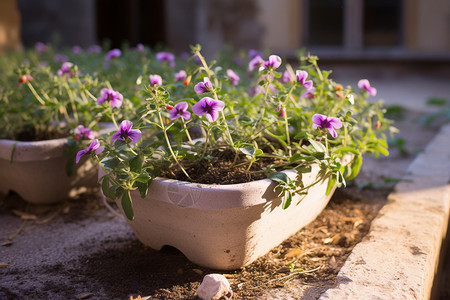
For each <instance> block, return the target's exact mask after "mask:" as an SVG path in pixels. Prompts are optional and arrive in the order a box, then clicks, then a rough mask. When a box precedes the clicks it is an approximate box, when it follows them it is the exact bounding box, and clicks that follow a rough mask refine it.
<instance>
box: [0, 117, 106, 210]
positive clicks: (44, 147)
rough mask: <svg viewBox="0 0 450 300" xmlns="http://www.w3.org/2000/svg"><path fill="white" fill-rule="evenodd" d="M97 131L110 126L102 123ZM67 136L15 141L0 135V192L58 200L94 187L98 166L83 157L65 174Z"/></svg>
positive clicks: (29, 198) (43, 201)
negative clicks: (34, 140) (13, 192)
mask: <svg viewBox="0 0 450 300" xmlns="http://www.w3.org/2000/svg"><path fill="white" fill-rule="evenodd" d="M102 127H104V129H102V130H100V132H99V134H104V133H107V132H109V131H111V130H112V128H113V125H112V124H108V123H104V124H102ZM67 142H68V140H67V138H60V139H53V140H46V141H36V142H19V141H14V140H6V139H0V193H1V194H7V193H8V192H9V191H15V192H16V193H17V194H19V195H20V197H22V198H23V199H24V200H25V201H27V202H29V203H33V204H51V203H58V202H61V201H63V200H65V199H67V198H70V197H74V196H76V195H77V194H78V193H81V192H86V191H87V190H89V189H94V188H98V184H97V173H98V171H97V170H98V167H97V165H96V164H95V165H94V164H92V163H91V162H90V161H89V159H87V158H85V157H83V158H82V160H81V161H80V163H79V164H76V165H75V167H74V171H73V173H72V175H71V176H68V175H67V172H66V164H67V156H66V155H65V153H64V152H65V147H66V146H67Z"/></svg>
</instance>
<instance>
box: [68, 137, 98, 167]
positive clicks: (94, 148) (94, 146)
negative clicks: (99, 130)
mask: <svg viewBox="0 0 450 300" xmlns="http://www.w3.org/2000/svg"><path fill="white" fill-rule="evenodd" d="M104 149H105V147H104V146H100V143H99V141H98V140H97V139H95V140H93V141H92V142H91V144H90V145H89V146H88V147H87V148H86V149H83V150H80V151H78V153H77V156H76V158H75V161H76V163H79V162H80V158H81V157H82V156H83V155H85V154H86V153H90V152H92V151H94V152H95V154H97V155H98V154H100V153H102V152H103V150H104Z"/></svg>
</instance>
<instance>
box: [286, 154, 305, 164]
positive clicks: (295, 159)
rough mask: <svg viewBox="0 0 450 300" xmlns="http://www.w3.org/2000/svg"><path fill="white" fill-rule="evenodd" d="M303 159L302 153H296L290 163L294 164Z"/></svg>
mask: <svg viewBox="0 0 450 300" xmlns="http://www.w3.org/2000/svg"><path fill="white" fill-rule="evenodd" d="M300 159H302V155H301V154H300V153H294V154H293V155H292V156H291V157H290V158H289V161H290V162H293V161H297V160H300Z"/></svg>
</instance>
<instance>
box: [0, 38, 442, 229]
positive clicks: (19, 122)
mask: <svg viewBox="0 0 450 300" xmlns="http://www.w3.org/2000/svg"><path fill="white" fill-rule="evenodd" d="M191 50H192V55H193V56H192V57H191V58H189V59H187V60H181V59H178V58H177V59H176V68H173V66H171V65H170V64H169V63H168V62H161V61H158V60H157V59H156V58H155V55H154V54H155V53H154V52H153V51H151V50H150V49H145V50H144V51H138V52H131V51H128V50H127V49H124V51H123V55H122V56H121V57H120V58H117V59H114V60H110V61H107V66H106V64H105V60H104V55H105V52H102V53H90V54H88V53H84V54H81V55H74V54H72V53H69V52H64V54H66V55H67V56H68V57H69V59H70V61H71V62H73V63H74V66H73V69H72V71H73V76H72V77H65V76H57V75H56V73H57V70H58V69H59V68H60V67H61V64H60V63H54V62H53V56H54V54H55V52H54V50H53V49H51V48H49V50H48V51H47V52H46V53H35V52H33V51H28V52H25V53H23V54H20V55H16V56H14V59H10V60H9V62H7V63H6V61H5V60H4V58H0V66H6V67H4V69H2V70H0V74H1V75H3V76H1V77H0V78H1V79H0V81H1V82H0V83H1V84H0V101H1V102H2V103H1V104H2V105H0V121H2V124H5V126H3V127H2V128H1V129H0V136H2V137H10V138H14V137H15V136H16V135H17V134H18V132H19V129H20V128H24V127H26V126H30V127H31V128H35V130H42V131H45V130H48V129H49V128H50V127H51V126H54V127H55V128H59V126H55V125H54V124H59V123H60V122H63V123H64V124H65V126H66V127H65V128H66V130H68V131H70V132H73V131H74V129H75V128H76V126H78V125H83V126H85V127H86V128H90V129H94V130H98V128H99V126H98V123H99V121H108V122H110V121H112V122H115V123H116V124H119V123H120V122H121V121H123V120H129V121H132V122H133V129H139V130H141V131H142V134H143V138H142V139H141V140H140V141H139V142H138V143H133V142H132V141H131V140H130V139H125V140H116V141H115V142H113V141H111V139H110V138H111V135H112V134H113V132H111V133H109V134H106V135H104V136H101V137H98V138H99V140H100V144H101V145H102V147H105V148H104V151H103V152H102V153H100V154H98V155H97V154H95V153H94V151H91V152H90V153H91V155H92V157H93V158H95V159H96V160H98V161H99V163H100V166H101V167H102V168H103V169H104V172H105V174H106V175H105V176H103V177H102V178H101V179H100V181H101V186H102V191H103V193H104V194H105V196H107V197H109V198H111V199H121V203H122V208H123V210H124V212H125V214H126V216H127V217H128V218H129V219H130V220H131V219H133V216H134V214H133V207H132V199H131V193H132V192H133V191H138V192H139V193H140V195H141V196H142V197H145V196H146V195H147V191H148V187H149V185H150V184H151V182H152V180H153V179H154V178H156V177H157V176H159V175H160V174H161V170H166V171H167V170H175V169H176V170H181V171H182V172H183V173H184V174H185V177H186V179H187V180H190V176H189V174H188V172H187V171H186V168H187V167H188V166H190V167H192V166H195V165H197V164H201V163H204V162H207V163H208V162H209V163H210V162H213V161H215V160H217V159H219V158H218V157H217V153H219V152H221V151H224V150H229V151H231V152H232V153H234V155H235V159H234V162H233V166H245V167H246V170H247V172H265V173H266V174H267V176H268V178H270V179H272V180H273V181H274V182H276V184H277V187H276V191H277V193H278V194H279V196H280V197H282V198H283V208H287V207H289V206H290V205H293V199H296V198H294V196H296V195H302V194H305V193H307V192H308V190H309V189H310V188H311V187H312V186H314V185H315V184H320V183H324V184H327V192H330V191H331V190H332V189H333V188H334V187H335V186H336V185H338V186H341V185H345V184H346V180H350V179H353V178H354V177H355V176H356V175H357V174H358V173H359V170H360V168H361V165H362V155H363V154H364V153H367V152H369V153H372V154H373V155H374V156H378V155H380V154H381V155H388V154H389V152H388V145H387V142H386V134H387V133H390V132H392V131H393V130H394V129H393V127H392V126H391V124H392V121H390V120H389V119H387V118H386V113H388V114H390V115H391V116H398V115H401V113H402V109H401V108H400V107H390V108H388V109H387V110H386V109H385V108H384V107H383V105H382V102H374V101H366V99H365V98H366V97H367V96H368V95H367V93H365V92H360V91H356V90H354V89H353V88H352V87H350V86H348V87H346V88H344V87H342V85H339V84H337V83H336V82H334V81H333V79H332V72H331V71H322V70H320V68H319V67H318V64H317V62H318V58H317V57H314V56H308V57H300V60H299V62H298V65H299V66H300V67H297V68H296V69H297V70H300V69H301V70H304V71H306V72H308V78H307V80H312V83H313V86H314V87H315V91H314V92H311V94H310V95H307V94H306V91H307V90H306V88H305V87H304V86H303V85H302V84H301V83H300V82H299V81H298V80H297V78H296V76H295V71H294V67H292V66H291V65H288V64H284V65H283V64H282V66H280V67H279V68H277V69H275V68H262V69H260V68H259V67H258V66H256V67H255V69H254V70H253V71H249V70H248V69H247V66H248V63H244V64H242V66H239V65H237V64H236V63H235V62H234V60H233V58H232V57H231V56H230V55H229V54H226V53H222V54H219V55H218V57H217V60H216V61H212V62H209V63H208V62H207V61H206V59H205V58H204V57H203V56H202V55H201V53H200V51H201V47H200V46H199V45H196V46H192V47H191ZM299 55H301V54H299ZM25 58H27V59H28V60H29V61H30V63H29V64H24V63H23V61H24V60H25ZM240 59H243V60H246V61H248V57H247V56H246V55H245V54H243V53H241V54H240ZM43 60H46V61H48V62H49V63H48V65H47V66H45V67H42V65H41V64H40V63H41V62H42V61H43ZM2 62H5V64H2ZM228 69H232V70H233V71H234V72H235V73H237V74H238V75H239V77H240V80H239V83H238V84H237V85H234V84H233V82H232V81H231V80H230V78H228V76H229V75H228V73H227V70H228ZM179 70H185V71H186V73H187V78H186V79H185V80H181V81H177V80H176V79H175V78H174V75H175V72H178V71H179ZM285 71H286V72H287V73H288V74H290V76H291V78H292V80H287V81H286V80H284V81H282V79H283V78H284V76H285V73H284V72H285ZM154 74H158V75H160V76H161V77H162V82H163V83H162V85H161V86H160V85H152V84H151V83H150V81H149V75H154ZM23 75H29V76H31V77H32V78H33V80H32V81H31V80H29V81H26V82H25V83H22V84H19V85H17V80H18V79H19V78H21V76H23ZM205 77H208V78H209V79H210V80H211V85H212V87H211V88H210V89H209V90H208V91H207V92H206V93H204V94H202V95H198V94H196V93H195V91H194V85H195V84H197V83H199V82H203V79H204V78H205ZM103 88H108V89H113V90H115V91H119V92H120V93H121V94H122V95H123V104H122V106H121V107H119V108H117V107H111V106H109V105H108V103H104V104H102V105H98V104H97V102H96V99H97V97H99V96H100V91H101V89H103ZM203 97H209V98H212V99H214V100H216V101H223V102H224V103H225V108H224V109H223V110H222V111H220V112H219V114H218V118H217V120H215V121H214V122H210V121H208V120H207V119H206V118H205V115H201V116H197V115H196V114H194V113H193V111H192V106H193V105H195V104H196V103H197V102H198V101H199V100H200V99H202V98H203ZM180 102H186V103H187V104H188V106H189V108H188V111H189V112H190V113H191V118H190V119H188V120H185V119H183V118H176V119H172V118H171V115H170V110H169V108H170V107H173V106H175V105H176V104H177V103H180ZM434 102H436V101H434ZM4 104H6V105H4ZM314 114H323V115H326V116H328V117H335V118H338V119H339V120H340V121H341V122H342V125H343V126H342V127H341V128H339V129H336V132H337V134H338V135H337V137H336V138H333V137H332V136H331V135H330V134H329V132H328V131H327V129H326V128H316V129H315V128H314V127H313V123H312V116H313V115H314ZM191 134H196V135H197V136H200V139H197V140H192V137H191ZM88 144H89V141H88V140H86V139H76V140H74V141H73V142H71V145H72V147H73V148H72V149H71V150H70V151H69V152H70V153H71V155H72V157H73V156H74V154H75V153H76V152H77V151H78V150H80V149H83V148H85V147H86V146H87V145H88ZM263 159H272V160H273V161H276V163H267V165H265V166H264V167H263V169H261V170H257V171H254V170H253V169H254V168H251V167H252V166H254V164H255V162H257V161H262V160H263ZM72 161H73V160H72ZM313 168H319V175H318V176H317V178H314V179H313V180H312V181H311V182H308V183H306V182H304V181H305V180H304V176H303V175H304V174H306V173H309V172H311V171H312V169H313ZM284 169H293V170H294V171H296V172H297V176H296V177H295V178H294V179H292V178H290V177H289V176H287V175H286V174H285V173H283V172H281V171H282V170H284ZM68 170H69V171H70V170H71V167H70V166H69V165H68Z"/></svg>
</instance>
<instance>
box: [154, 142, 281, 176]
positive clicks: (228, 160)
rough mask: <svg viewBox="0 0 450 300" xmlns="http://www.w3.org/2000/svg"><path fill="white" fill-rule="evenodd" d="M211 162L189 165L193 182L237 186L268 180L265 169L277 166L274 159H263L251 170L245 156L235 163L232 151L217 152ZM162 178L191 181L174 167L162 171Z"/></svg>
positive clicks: (187, 166)
mask: <svg viewBox="0 0 450 300" xmlns="http://www.w3.org/2000/svg"><path fill="white" fill-rule="evenodd" d="M210 158H211V159H209V160H202V161H200V162H199V163H198V164H195V165H188V164H186V166H185V169H186V171H187V173H188V174H189V176H190V177H191V179H192V180H191V181H192V182H196V183H204V184H235V183H244V182H250V181H254V180H259V179H264V178H267V175H266V174H265V173H264V172H262V171H261V169H262V168H263V167H266V166H268V165H270V164H275V163H276V162H277V161H275V160H274V159H273V158H266V157H262V158H260V159H259V160H257V161H256V162H254V163H252V165H251V167H250V169H249V170H247V168H248V166H249V165H250V161H249V160H248V159H247V158H246V157H245V155H242V154H240V155H238V159H237V162H236V163H233V161H234V159H235V154H234V152H233V151H232V150H230V149H220V150H215V151H214V152H213V153H212V154H211V155H210ZM161 177H165V178H171V179H177V180H183V181H190V180H188V179H187V177H186V175H184V173H183V172H182V171H181V169H180V168H178V167H177V166H174V168H172V169H171V170H170V171H168V170H161Z"/></svg>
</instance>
